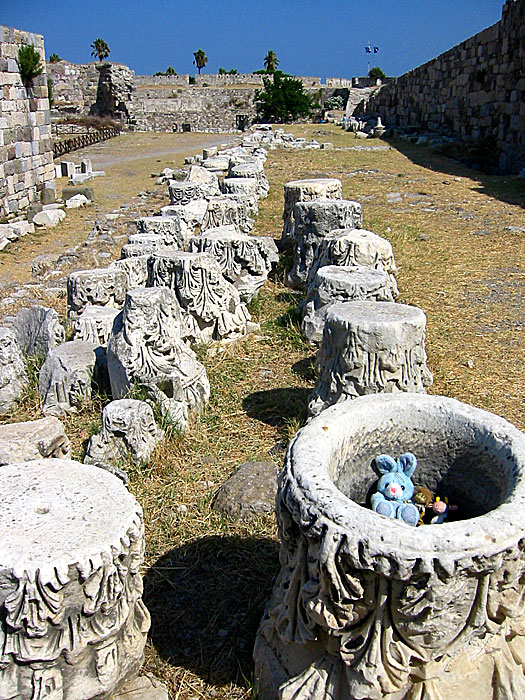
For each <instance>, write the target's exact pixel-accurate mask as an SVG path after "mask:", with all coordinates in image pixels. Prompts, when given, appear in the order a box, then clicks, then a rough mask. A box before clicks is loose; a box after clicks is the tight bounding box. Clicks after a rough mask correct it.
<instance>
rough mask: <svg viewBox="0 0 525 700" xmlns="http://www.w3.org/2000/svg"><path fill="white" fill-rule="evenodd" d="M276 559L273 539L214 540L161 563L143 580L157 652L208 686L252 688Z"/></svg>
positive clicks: (196, 543) (209, 538) (180, 550)
mask: <svg viewBox="0 0 525 700" xmlns="http://www.w3.org/2000/svg"><path fill="white" fill-rule="evenodd" d="M278 553H279V544H278V542H276V541H274V540H270V539H262V538H255V537H220V536H217V535H211V536H207V537H203V538H202V539H199V540H196V541H194V542H191V543H189V544H185V545H183V546H181V547H178V548H175V549H172V550H171V551H170V552H169V553H167V554H165V555H163V556H162V557H161V558H160V559H158V561H156V562H155V564H153V566H152V567H151V568H150V569H149V571H148V572H147V574H146V576H145V578H144V602H145V603H146V606H147V607H148V610H149V611H150V613H151V620H152V622H151V632H150V634H151V641H152V643H153V645H154V646H155V648H156V649H157V651H158V653H159V654H160V655H161V656H162V657H163V658H164V659H166V660H167V661H168V662H170V663H172V664H174V665H176V666H182V667H183V668H187V669H190V670H191V671H193V672H194V673H196V674H197V675H199V676H200V677H201V678H203V679H204V680H205V681H206V682H207V683H212V684H215V685H221V684H225V683H229V682H234V683H237V684H239V685H247V683H248V682H249V680H250V679H251V678H252V676H253V662H252V650H253V645H254V641H255V634H256V632H257V628H258V625H259V622H260V620H261V617H262V614H263V611H264V606H265V604H266V602H267V600H268V599H269V597H270V593H271V589H272V585H273V580H274V578H275V575H276V574H277V572H278V570H279V557H278Z"/></svg>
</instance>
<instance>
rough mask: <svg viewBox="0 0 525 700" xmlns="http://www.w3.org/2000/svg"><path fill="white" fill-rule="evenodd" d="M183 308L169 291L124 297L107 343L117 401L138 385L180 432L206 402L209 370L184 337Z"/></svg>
mask: <svg viewBox="0 0 525 700" xmlns="http://www.w3.org/2000/svg"><path fill="white" fill-rule="evenodd" d="M181 327H182V324H181V317H180V307H179V304H178V302H177V298H176V296H175V294H174V293H173V292H172V291H171V289H167V288H166V287H158V288H149V289H132V290H131V291H129V292H128V293H127V294H126V301H125V304H124V309H123V310H122V312H121V313H120V314H119V315H118V317H117V318H116V320H115V324H114V326H113V332H112V334H111V336H110V339H109V342H108V352H107V359H108V370H109V378H110V382H111V393H112V396H113V398H114V399H120V398H124V397H125V396H126V394H127V393H128V392H129V391H130V389H132V388H133V386H134V385H135V384H136V383H138V384H139V385H140V386H143V387H144V388H145V389H146V391H147V393H148V396H149V398H150V399H151V400H153V401H154V402H156V403H157V404H158V405H159V407H160V409H161V411H162V412H163V413H164V414H165V415H167V416H168V417H169V418H170V420H171V421H172V422H173V423H174V424H175V425H176V426H177V427H178V428H179V429H180V430H184V429H185V427H186V423H187V419H188V412H189V411H190V410H198V409H200V408H201V407H202V406H203V405H204V403H205V402H206V401H207V400H208V398H209V395H210V385H209V382H208V377H207V375H206V370H205V369H204V367H203V365H201V364H200V362H198V361H197V358H196V355H195V353H194V352H193V351H192V350H191V349H190V348H189V347H188V346H187V345H186V344H185V343H184V342H183V340H182V337H181Z"/></svg>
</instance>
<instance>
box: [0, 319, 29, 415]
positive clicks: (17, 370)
mask: <svg viewBox="0 0 525 700" xmlns="http://www.w3.org/2000/svg"><path fill="white" fill-rule="evenodd" d="M27 382H28V377H27V372H26V365H25V361H24V355H23V353H22V350H21V348H20V346H19V344H18V342H17V340H16V335H15V332H14V331H13V330H11V329H10V328H3V327H0V415H3V414H5V413H9V411H11V410H12V409H13V408H15V407H16V404H17V401H18V400H19V399H20V398H21V397H22V395H23V392H24V389H25V387H26V385H27Z"/></svg>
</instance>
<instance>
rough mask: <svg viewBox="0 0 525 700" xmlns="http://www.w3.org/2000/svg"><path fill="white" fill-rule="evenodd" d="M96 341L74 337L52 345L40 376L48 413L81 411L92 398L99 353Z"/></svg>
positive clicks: (43, 404)
mask: <svg viewBox="0 0 525 700" xmlns="http://www.w3.org/2000/svg"><path fill="white" fill-rule="evenodd" d="M94 348H95V346H94V345H93V343H86V342H84V341H82V340H71V341H69V342H67V343H62V345H59V346H58V347H56V348H51V350H50V351H49V352H48V353H47V357H46V360H45V362H44V364H43V365H42V367H41V368H40V372H39V375H38V391H39V393H40V396H41V397H42V413H43V414H44V415H45V416H63V415H65V414H71V413H77V412H78V410H79V409H80V408H82V405H83V404H84V403H85V402H86V401H88V400H89V399H90V398H91V384H92V381H93V373H94V371H95V362H96V356H95V351H94Z"/></svg>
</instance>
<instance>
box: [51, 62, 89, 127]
mask: <svg viewBox="0 0 525 700" xmlns="http://www.w3.org/2000/svg"><path fill="white" fill-rule="evenodd" d="M47 75H48V77H49V78H50V79H51V82H52V84H53V113H54V112H60V113H63V114H89V111H90V109H91V107H92V105H93V104H94V103H95V102H96V99H97V88H98V79H99V77H100V74H99V72H98V70H97V64H96V63H83V64H76V63H70V62H69V61H57V62H56V63H49V62H48V63H47Z"/></svg>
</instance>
